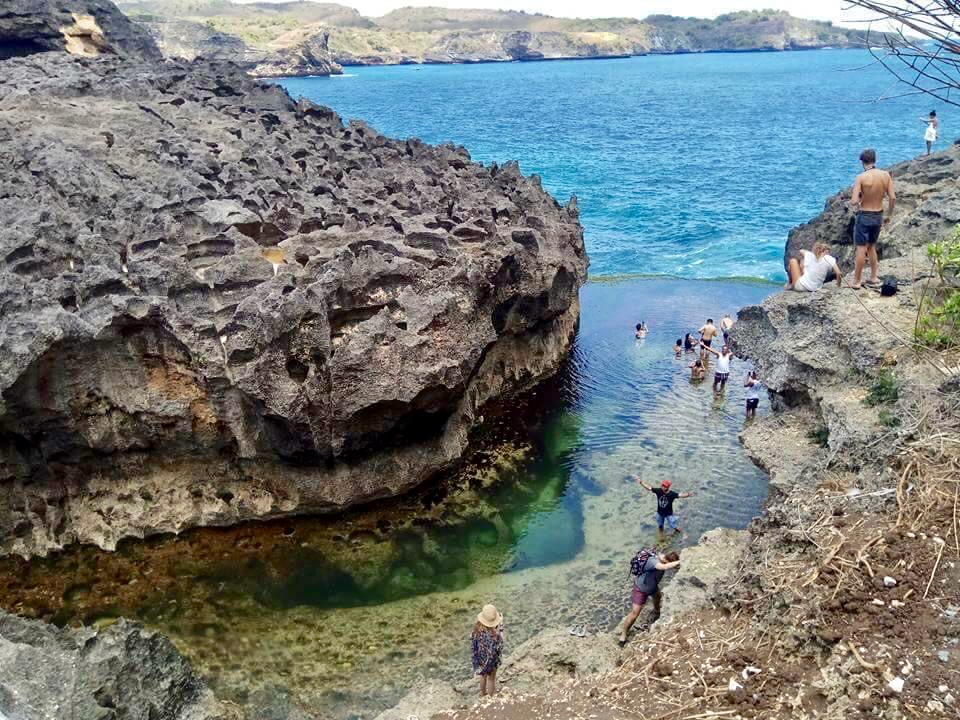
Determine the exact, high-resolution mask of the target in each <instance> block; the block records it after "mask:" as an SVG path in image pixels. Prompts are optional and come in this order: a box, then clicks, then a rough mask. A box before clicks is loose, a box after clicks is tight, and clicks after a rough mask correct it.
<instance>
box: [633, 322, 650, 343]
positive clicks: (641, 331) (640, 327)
mask: <svg viewBox="0 0 960 720" xmlns="http://www.w3.org/2000/svg"><path fill="white" fill-rule="evenodd" d="M646 336H647V324H646V323H645V322H638V323H637V332H636V335H635V336H634V337H636V338H637V339H638V340H639V339H640V338H643V337H646Z"/></svg>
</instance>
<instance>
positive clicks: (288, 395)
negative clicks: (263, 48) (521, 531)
mask: <svg viewBox="0 0 960 720" xmlns="http://www.w3.org/2000/svg"><path fill="white" fill-rule="evenodd" d="M38 118H43V121H42V122H38ZM0 163H2V164H3V167H4V168H5V171H4V173H3V175H2V177H0V208H2V210H3V215H4V217H5V219H6V222H5V223H4V226H3V227H2V229H0V306H2V307H3V321H2V324H0V397H2V402H0V508H2V510H0V537H2V545H3V549H4V550H5V551H7V552H10V551H13V552H18V553H22V554H30V553H38V552H44V551H46V550H48V549H50V548H55V547H59V546H62V545H63V544H65V543H69V542H74V541H80V542H90V543H97V544H99V545H101V546H103V547H108V548H109V547H113V546H114V544H115V543H116V542H117V540H119V539H120V538H122V537H124V536H129V535H133V536H139V535H145V534H150V533H158V532H169V531H178V530H182V529H184V528H187V527H191V526H196V525H217V524H219V525H224V524H230V523H235V522H238V521H242V520H245V519H249V518H264V517H270V516H279V515H284V514H292V513H297V512H308V511H310V512H314V511H335V510H339V509H342V508H345V507H349V506H351V505H353V504H356V503H360V502H364V501H367V500H371V499H374V498H379V497H385V496H390V495H393V494H397V493H401V492H403V491H405V490H407V489H410V488H412V487H414V486H415V485H417V484H419V483H421V482H423V481H425V480H426V479H428V478H430V477H431V476H433V475H434V474H436V473H438V472H440V471H444V470H446V469H448V468H450V467H452V466H453V465H454V464H455V463H456V462H457V460H458V459H459V457H460V455H461V453H462V452H463V450H464V449H465V447H466V446H467V442H468V435H469V433H470V430H471V429H472V428H473V427H474V426H475V425H476V424H477V422H478V419H479V414H480V410H481V408H482V407H483V406H484V404H485V403H486V402H487V401H488V400H490V399H492V398H497V397H502V396H504V395H507V394H509V393H512V392H515V391H519V390H522V389H525V388H528V387H530V386H531V385H533V384H535V383H536V382H537V381H539V380H540V379H542V378H544V377H545V376H548V375H549V374H551V373H553V372H554V371H555V369H556V368H557V366H558V364H559V363H560V361H561V360H562V358H563V357H564V356H565V353H566V351H567V349H568V347H569V342H570V339H571V336H572V333H573V331H574V328H575V325H576V322H577V316H578V305H577V291H578V288H579V286H580V284H581V283H582V282H583V280H584V277H585V272H586V265H587V260H586V257H585V254H584V248H583V239H582V230H581V227H580V225H579V223H578V221H577V211H576V206H575V204H571V205H569V206H568V207H567V208H562V207H561V206H559V205H558V204H557V203H556V202H555V201H554V200H553V199H552V198H550V197H549V196H548V195H547V194H546V193H545V192H544V191H543V190H542V189H541V187H540V183H539V180H538V179H537V178H535V177H534V178H526V177H524V176H523V175H521V173H520V172H519V169H518V168H517V166H516V165H513V164H507V165H505V166H503V167H496V166H493V167H482V166H480V165H478V164H476V163H473V162H471V160H470V157H469V155H468V154H467V153H466V151H465V150H463V149H462V148H457V147H450V146H443V147H430V146H427V145H424V144H422V143H420V142H418V141H416V140H409V141H406V142H402V141H394V140H388V139H386V138H384V137H382V136H381V135H379V134H377V133H376V132H374V131H373V130H371V129H370V128H368V127H366V126H364V125H362V124H351V125H350V126H348V127H344V126H343V125H342V124H341V122H340V120H339V118H337V117H336V116H335V115H334V114H333V113H332V112H331V111H329V110H327V109H324V108H320V107H317V106H314V105H312V104H310V103H306V102H302V103H300V104H297V103H295V102H293V101H292V100H291V99H290V98H289V97H288V96H287V95H286V94H285V93H284V92H283V91H282V90H280V89H279V88H276V87H271V86H262V85H259V84H257V83H256V82H254V81H252V80H250V79H248V78H246V77H245V76H244V75H243V74H242V73H240V72H239V71H238V70H236V69H235V68H234V67H233V66H218V65H208V64H203V63H198V64H184V63H176V62H167V63H163V64H161V65H156V64H152V65H146V64H136V63H130V62H126V61H121V60H119V59H115V58H114V59H110V58H99V59H94V60H90V59H78V58H72V57H70V56H68V55H65V54H58V53H45V54H39V55H33V56H31V57H27V58H15V59H11V60H7V61H4V63H3V66H2V73H0Z"/></svg>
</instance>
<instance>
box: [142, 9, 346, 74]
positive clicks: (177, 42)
mask: <svg viewBox="0 0 960 720" xmlns="http://www.w3.org/2000/svg"><path fill="white" fill-rule="evenodd" d="M139 24H140V25H142V26H143V28H144V29H146V31H147V32H148V33H149V34H150V36H151V37H152V38H153V40H154V41H155V42H156V44H157V47H159V48H160V50H161V51H162V52H163V54H164V56H166V57H170V58H177V59H181V60H195V59H197V58H204V59H207V60H224V61H230V62H234V63H236V64H237V65H240V66H241V67H243V68H244V69H246V70H247V72H248V73H249V74H250V75H253V76H255V77H300V76H305V75H339V74H341V73H342V72H343V68H341V67H340V65H339V64H337V63H336V62H335V61H334V59H333V56H332V54H331V53H330V48H329V45H328V42H329V39H330V35H329V33H328V32H326V31H325V30H322V29H312V30H308V31H307V32H300V33H298V34H297V37H295V38H292V39H287V38H281V39H280V40H281V41H280V42H279V43H271V45H270V46H268V47H265V48H256V47H253V46H251V45H248V44H246V43H245V42H244V41H243V40H241V39H240V38H239V37H236V36H235V35H230V34H229V33H226V32H220V31H218V30H215V29H213V28H212V27H210V26H209V25H206V24H204V23H199V22H193V21H190V20H164V19H151V20H143V21H141V22H140V23H139Z"/></svg>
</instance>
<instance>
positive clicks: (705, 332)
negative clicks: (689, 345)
mask: <svg viewBox="0 0 960 720" xmlns="http://www.w3.org/2000/svg"><path fill="white" fill-rule="evenodd" d="M697 332H698V333H700V357H701V358H704V359H706V357H707V351H706V349H705V348H709V347H710V344H711V343H712V342H713V339H714V338H715V337H716V336H717V333H718V330H717V326H716V325H714V324H713V318H708V319H707V324H706V325H704V326H703V327H702V328H700V329H699V330H697Z"/></svg>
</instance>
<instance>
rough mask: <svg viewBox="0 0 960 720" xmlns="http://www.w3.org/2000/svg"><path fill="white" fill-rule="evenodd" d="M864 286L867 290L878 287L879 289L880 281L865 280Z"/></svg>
mask: <svg viewBox="0 0 960 720" xmlns="http://www.w3.org/2000/svg"><path fill="white" fill-rule="evenodd" d="M864 285H866V286H867V287H868V288H878V287H880V281H879V280H867V282H865V283H864Z"/></svg>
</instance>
